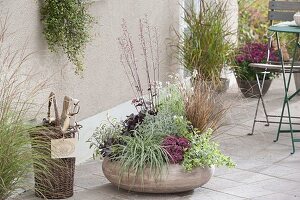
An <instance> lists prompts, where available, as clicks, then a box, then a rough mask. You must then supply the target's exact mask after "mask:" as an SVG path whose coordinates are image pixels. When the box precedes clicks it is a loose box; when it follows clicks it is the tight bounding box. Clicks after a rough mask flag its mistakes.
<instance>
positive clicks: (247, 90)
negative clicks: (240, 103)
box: [236, 78, 272, 98]
mask: <svg viewBox="0 0 300 200" xmlns="http://www.w3.org/2000/svg"><path fill="white" fill-rule="evenodd" d="M236 82H237V84H238V86H239V88H240V90H241V92H242V93H243V95H244V96H245V97H246V98H249V97H251V98H258V97H259V87H258V85H257V81H256V80H255V81H247V80H241V79H240V78H236ZM271 83H272V79H267V80H265V84H264V87H263V90H262V95H263V96H264V95H265V94H266V93H267V92H268V90H269V88H270V86H271ZM260 84H262V81H261V80H260Z"/></svg>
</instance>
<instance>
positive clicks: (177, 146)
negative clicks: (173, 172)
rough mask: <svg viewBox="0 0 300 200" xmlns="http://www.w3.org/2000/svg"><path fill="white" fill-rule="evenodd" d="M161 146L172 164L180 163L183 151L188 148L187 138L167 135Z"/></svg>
mask: <svg viewBox="0 0 300 200" xmlns="http://www.w3.org/2000/svg"><path fill="white" fill-rule="evenodd" d="M162 147H163V148H164V149H165V150H166V151H167V152H168V156H169V159H170V162H171V163H172V164H176V163H180V162H181V161H182V160H183V158H184V157H183V155H184V152H185V151H186V150H187V149H189V148H190V143H189V141H188V139H186V138H184V137H176V136H167V137H166V138H165V139H164V140H163V142H162Z"/></svg>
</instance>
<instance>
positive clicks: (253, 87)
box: [233, 42, 278, 97]
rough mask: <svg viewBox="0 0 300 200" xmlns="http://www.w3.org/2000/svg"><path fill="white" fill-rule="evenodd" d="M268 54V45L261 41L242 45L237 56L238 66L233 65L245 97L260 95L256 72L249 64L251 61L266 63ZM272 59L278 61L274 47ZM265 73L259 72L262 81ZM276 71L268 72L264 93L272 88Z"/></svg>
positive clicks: (271, 54)
mask: <svg viewBox="0 0 300 200" xmlns="http://www.w3.org/2000/svg"><path fill="white" fill-rule="evenodd" d="M267 55H268V45H267V44H264V43H260V42H251V43H246V44H245V45H243V46H242V47H240V48H239V49H238V51H237V55H236V57H235V63H236V66H235V67H233V70H234V72H235V76H236V80H237V83H238V86H239V88H240V90H241V92H242V93H243V95H244V96H245V97H258V96H259V87H258V85H257V80H256V72H255V70H254V69H253V68H251V67H250V66H249V64H250V63H266V62H267ZM269 60H270V61H278V56H277V54H276V52H275V50H274V49H271V51H270V58H269ZM263 76H264V74H263V73H258V78H259V80H260V82H262V79H263ZM275 76H276V73H272V72H270V73H267V74H266V79H265V83H264V87H263V91H262V94H263V95H265V94H266V93H267V91H268V89H269V88H270V85H271V82H272V79H273V78H275Z"/></svg>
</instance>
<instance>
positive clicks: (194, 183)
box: [102, 159, 215, 193]
mask: <svg viewBox="0 0 300 200" xmlns="http://www.w3.org/2000/svg"><path fill="white" fill-rule="evenodd" d="M102 170H103V173H104V175H105V177H106V178H107V179H108V180H109V181H110V182H111V183H112V184H114V185H116V186H117V187H119V188H122V189H125V190H129V191H134V192H145V193H177V192H185V191H190V190H193V189H195V188H198V187H200V186H202V185H204V184H205V183H207V182H208V181H209V179H210V178H211V177H212V175H213V173H214V170H215V168H214V167H212V168H209V167H204V168H202V167H198V168H195V169H193V170H192V171H191V172H186V171H185V170H184V169H183V167H182V166H181V165H179V164H171V165H169V167H168V170H166V171H165V172H163V173H162V175H161V176H160V177H158V178H153V177H152V176H149V174H150V172H149V171H150V170H149V169H145V170H144V173H143V174H144V175H143V176H142V175H137V176H135V174H134V173H133V172H132V171H128V172H125V173H123V176H122V178H121V177H120V172H121V166H120V164H119V162H116V161H114V162H111V161H110V160H109V159H104V161H103V163H102Z"/></svg>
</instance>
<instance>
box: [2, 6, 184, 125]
mask: <svg viewBox="0 0 300 200" xmlns="http://www.w3.org/2000/svg"><path fill="white" fill-rule="evenodd" d="M0 1H1V0H0ZM39 2H40V1H38V0H3V1H2V4H0V5H1V6H0V10H2V11H4V12H9V13H10V20H9V30H10V32H13V33H14V34H12V35H11V38H10V40H11V42H12V44H13V45H14V46H15V47H16V48H21V47H22V46H23V45H24V44H25V42H27V45H26V48H27V52H34V55H33V56H32V57H31V59H30V60H29V61H28V62H27V65H28V67H33V68H34V70H35V72H38V73H40V77H41V78H46V77H49V76H50V75H53V74H55V76H54V77H53V79H52V81H51V82H52V83H51V86H50V88H49V89H48V90H47V92H45V94H44V95H43V97H42V98H41V102H42V100H46V97H47V95H48V92H49V91H50V90H53V91H55V92H56V93H57V100H58V101H62V98H63V96H64V95H70V96H72V97H74V98H77V99H79V100H80V101H81V112H80V115H79V118H80V119H85V118H87V117H90V116H93V115H95V114H97V113H99V112H101V111H104V110H108V109H109V108H112V107H114V106H116V105H118V104H120V103H122V102H125V101H127V100H129V99H131V98H132V92H131V89H130V87H129V84H128V81H127V78H126V76H125V74H124V71H123V67H122V66H121V65H120V61H119V58H120V52H119V47H118V42H117V37H119V36H120V34H121V33H120V32H121V22H122V18H124V19H125V20H126V21H127V23H128V27H129V30H130V31H131V32H132V36H133V37H135V38H137V36H138V19H139V18H141V17H144V15H145V14H147V15H148V18H149V21H150V23H151V24H152V25H155V26H157V27H158V29H159V34H160V40H161V45H160V57H161V72H162V77H166V74H168V73H170V72H171V71H172V70H174V69H175V68H176V66H174V67H173V66H172V63H173V61H172V60H171V59H170V56H169V55H168V52H167V44H168V38H170V36H171V26H174V27H175V28H176V27H177V26H178V20H179V18H178V12H179V11H178V4H177V0H163V1H162V0H151V1H145V0H97V1H94V3H93V4H92V5H91V6H90V8H89V11H90V13H91V14H92V15H93V16H94V17H95V18H96V20H97V21H98V23H97V24H96V25H95V26H94V29H93V31H92V37H93V40H92V41H91V42H90V43H89V45H88V46H87V49H86V59H85V64H86V67H87V68H86V70H85V71H84V78H82V79H81V78H80V77H78V76H75V75H74V70H73V67H72V65H70V63H69V62H68V61H67V59H66V58H65V57H64V55H57V54H53V53H50V52H49V50H48V48H47V43H46V41H45V39H44V37H43V34H42V26H41V22H40V14H39V7H40V3H39ZM1 17H3V16H1ZM135 42H137V40H135ZM137 54H140V53H139V52H137ZM44 111H45V114H46V110H45V109H44Z"/></svg>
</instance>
